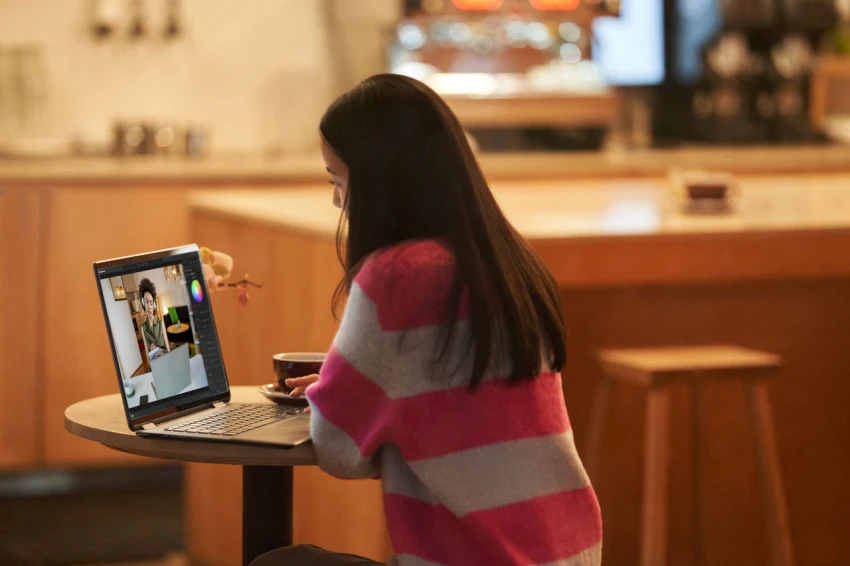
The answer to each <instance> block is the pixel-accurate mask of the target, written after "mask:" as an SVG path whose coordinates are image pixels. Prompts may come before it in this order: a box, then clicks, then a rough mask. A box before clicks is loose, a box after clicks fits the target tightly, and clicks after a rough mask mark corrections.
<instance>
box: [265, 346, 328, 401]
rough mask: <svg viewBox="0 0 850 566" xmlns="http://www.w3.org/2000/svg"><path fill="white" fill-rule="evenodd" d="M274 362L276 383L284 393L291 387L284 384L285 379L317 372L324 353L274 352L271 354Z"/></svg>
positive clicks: (320, 367)
mask: <svg viewBox="0 0 850 566" xmlns="http://www.w3.org/2000/svg"><path fill="white" fill-rule="evenodd" d="M272 361H273V362H274V374H275V377H277V385H278V387H280V390H281V391H283V392H284V393H291V392H292V388H291V387H289V386H287V385H286V380H287V379H289V378H291V377H304V376H305V375H312V374H314V373H319V370H320V369H322V362H324V361H325V354H321V353H318V352H290V353H285V354H275V355H274V356H272Z"/></svg>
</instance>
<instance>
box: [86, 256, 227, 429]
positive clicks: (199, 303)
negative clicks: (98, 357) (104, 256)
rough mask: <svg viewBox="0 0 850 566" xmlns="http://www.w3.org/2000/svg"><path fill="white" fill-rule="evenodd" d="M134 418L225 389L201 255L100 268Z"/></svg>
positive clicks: (109, 323) (124, 389)
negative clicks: (204, 282)
mask: <svg viewBox="0 0 850 566" xmlns="http://www.w3.org/2000/svg"><path fill="white" fill-rule="evenodd" d="M97 273H98V278H99V279H100V287H101V289H100V290H101V293H102V296H103V306H104V313H105V315H106V319H107V326H108V330H109V333H110V336H111V338H112V346H113V351H114V353H115V358H116V363H117V366H118V371H119V373H120V376H121V380H120V383H121V389H122V392H123V395H124V399H125V401H126V403H127V408H128V410H129V412H130V418H131V419H139V418H142V417H145V416H147V415H151V414H153V413H156V412H158V411H161V410H163V409H169V408H171V407H176V406H184V405H190V404H193V403H195V402H197V401H199V400H201V399H205V398H209V397H214V396H217V395H220V394H222V393H224V392H226V391H227V379H226V377H225V372H224V365H223V362H222V357H221V351H220V349H219V344H218V336H217V333H216V330H215V324H214V322H213V318H212V308H211V306H210V303H209V297H208V296H207V292H206V286H205V285H204V284H203V281H204V271H203V266H202V265H201V261H200V257H199V256H198V254H197V253H186V254H181V255H172V256H169V257H162V258H156V259H150V260H140V261H137V262H134V263H128V264H125V265H119V266H114V267H108V268H103V269H98V272H97Z"/></svg>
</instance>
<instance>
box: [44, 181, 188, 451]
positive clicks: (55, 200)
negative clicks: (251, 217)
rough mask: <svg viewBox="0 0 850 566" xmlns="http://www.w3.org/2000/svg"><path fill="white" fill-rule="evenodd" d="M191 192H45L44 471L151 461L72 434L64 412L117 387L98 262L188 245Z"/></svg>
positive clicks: (113, 189) (130, 190)
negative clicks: (95, 265) (187, 199)
mask: <svg viewBox="0 0 850 566" xmlns="http://www.w3.org/2000/svg"><path fill="white" fill-rule="evenodd" d="M184 196H185V192H184V191H182V190H179V189H178V190H175V189H169V188H164V189H163V188H149V187H139V188H120V189H115V188H109V187H104V188H62V189H56V190H46V191H44V201H45V202H44V209H43V217H44V220H43V230H42V234H41V242H42V243H41V249H42V255H43V261H42V265H43V266H44V268H43V269H44V271H43V274H42V277H41V278H40V281H41V285H40V299H39V301H40V305H39V307H40V312H41V314H40V316H41V319H42V325H41V331H40V334H41V336H40V342H41V344H42V348H41V350H40V357H41V363H42V365H41V374H42V380H43V383H44V385H43V403H44V411H43V412H44V415H43V419H42V422H43V425H42V426H43V427H44V463H45V464H46V465H48V466H98V465H103V464H111V463H128V462H131V461H132V462H142V461H144V460H142V459H140V458H138V457H135V456H130V455H126V454H121V453H118V452H115V451H114V450H109V449H107V448H104V447H103V446H100V445H98V444H95V443H92V442H88V441H85V440H82V439H80V438H76V437H74V436H71V435H69V434H68V433H67V432H66V431H65V426H64V417H63V415H64V412H65V408H66V407H67V406H68V405H71V404H72V403H75V402H77V401H82V400H84V399H88V398H90V397H96V396H99V395H106V394H111V393H115V392H116V391H117V387H118V383H117V379H116V376H115V368H114V366H113V362H112V355H111V353H110V348H109V339H108V337H107V334H106V326H105V325H104V322H103V314H102V311H101V307H100V303H99V300H98V294H97V287H96V283H95V279H94V274H93V272H92V262H94V261H96V260H99V259H105V258H110V257H117V256H122V255H128V254H131V253H137V252H144V251H150V250H155V249H161V248H165V247H170V246H176V245H182V244H186V243H187V242H188V241H189V230H188V226H189V222H188V213H187V209H186V206H185V200H184Z"/></svg>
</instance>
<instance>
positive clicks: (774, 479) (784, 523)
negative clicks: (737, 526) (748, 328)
mask: <svg viewBox="0 0 850 566" xmlns="http://www.w3.org/2000/svg"><path fill="white" fill-rule="evenodd" d="M747 396H748V398H749V406H750V419H751V420H752V424H753V430H754V432H755V438H756V451H757V458H758V468H759V480H760V482H761V486H762V490H761V491H762V497H763V499H764V506H765V511H766V513H767V528H768V535H769V536H770V543H771V554H772V557H773V562H772V563H773V564H774V565H776V566H793V565H794V550H793V548H792V545H791V528H790V526H789V521H788V507H787V505H786V503H785V493H784V491H783V489H782V474H781V472H780V468H779V455H778V454H777V450H776V435H775V434H774V431H773V420H772V417H771V414H770V400H769V399H768V396H767V385H766V384H765V383H764V382H755V383H750V384H748V386H747Z"/></svg>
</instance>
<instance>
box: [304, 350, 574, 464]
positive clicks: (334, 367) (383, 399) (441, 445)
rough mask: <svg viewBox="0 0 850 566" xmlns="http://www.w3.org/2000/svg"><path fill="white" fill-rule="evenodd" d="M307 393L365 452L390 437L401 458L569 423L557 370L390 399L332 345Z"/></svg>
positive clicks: (512, 437) (436, 453) (533, 434)
mask: <svg viewBox="0 0 850 566" xmlns="http://www.w3.org/2000/svg"><path fill="white" fill-rule="evenodd" d="M387 378H388V379H392V378H393V376H387ZM398 378H399V379H404V377H403V376H398ZM308 395H309V398H310V401H311V402H312V403H314V404H315V405H316V407H317V408H318V410H319V412H320V413H321V414H322V416H323V417H324V418H326V419H327V420H328V421H330V422H331V423H333V424H334V425H336V426H338V427H339V428H341V429H342V430H344V431H345V432H346V433H348V435H349V436H351V438H352V439H353V440H354V441H355V442H356V443H357V445H358V446H359V447H360V452H361V453H362V454H364V455H367V456H369V455H372V454H373V453H374V451H375V450H376V449H377V448H378V447H379V446H380V444H381V443H382V442H395V443H396V444H398V446H399V448H400V449H401V451H402V454H403V455H404V457H405V459H407V460H418V459H422V458H432V457H435V456H441V455H443V454H448V453H451V452H456V451H458V450H465V449H468V448H475V447H478V446H485V445H488V444H493V443H496V442H505V441H508V440H518V439H521V438H531V437H536V436H544V435H549V434H557V433H561V432H566V431H568V430H569V429H570V422H569V417H568V416H567V410H566V406H565V404H564V397H563V392H562V390H561V379H560V376H559V375H558V374H555V373H547V374H542V375H540V376H539V377H537V378H536V379H534V380H532V381H527V382H524V383H522V384H519V385H516V386H510V385H508V384H507V383H506V382H505V381H504V380H494V381H487V382H484V383H482V384H481V386H480V387H479V388H478V390H477V391H476V392H475V393H470V392H469V390H468V388H467V387H465V386H464V387H453V388H449V389H443V390H440V391H434V392H429V393H422V394H420V395H416V396H413V397H405V398H402V399H396V400H391V399H389V398H388V397H387V396H386V394H385V393H384V392H383V390H382V389H381V388H380V387H378V386H377V385H376V384H375V383H374V382H372V381H371V380H369V379H368V378H367V377H365V376H364V375H363V374H361V373H360V372H359V371H357V369H356V368H354V367H353V366H352V365H351V364H350V363H349V362H348V361H347V360H346V359H345V358H344V357H343V356H342V355H340V354H339V352H337V351H336V350H333V349H332V350H331V352H330V353H329V354H328V358H327V360H326V361H325V364H324V366H323V367H322V378H321V379H320V380H319V383H318V384H316V385H314V386H313V387H311V388H310V389H309V392H308Z"/></svg>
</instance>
